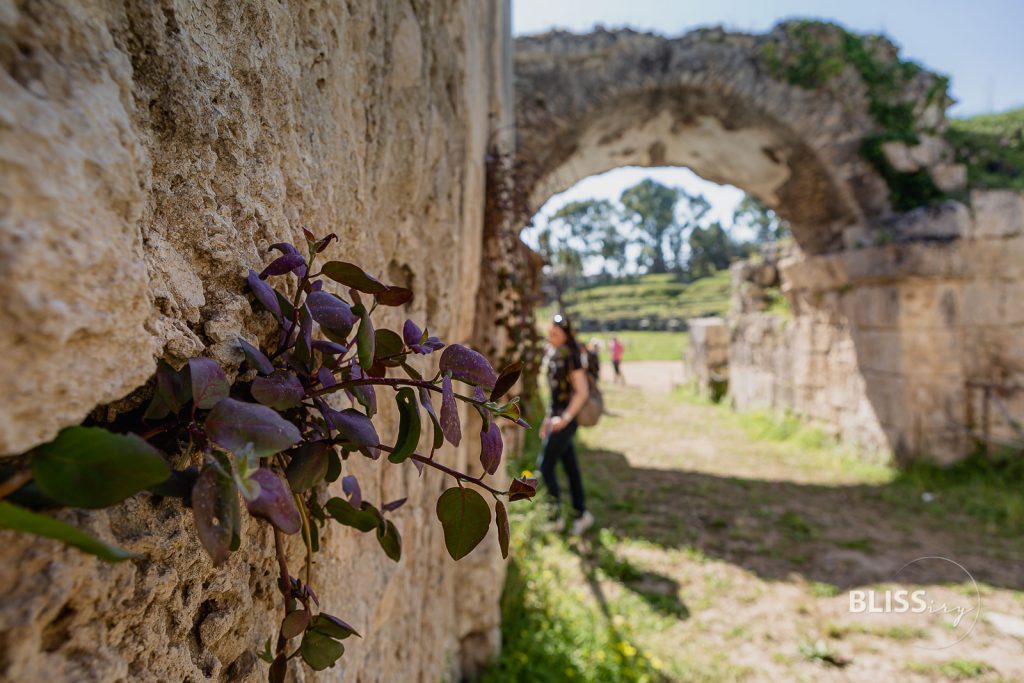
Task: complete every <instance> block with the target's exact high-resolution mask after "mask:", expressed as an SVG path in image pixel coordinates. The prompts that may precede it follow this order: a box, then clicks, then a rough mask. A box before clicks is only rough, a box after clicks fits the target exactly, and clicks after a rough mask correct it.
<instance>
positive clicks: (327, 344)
mask: <svg viewBox="0 0 1024 683" xmlns="http://www.w3.org/2000/svg"><path fill="white" fill-rule="evenodd" d="M313 348H314V349H316V350H317V351H319V352H320V353H322V354H324V355H326V356H343V355H345V354H346V353H348V347H347V346H345V345H343V344H337V343H335V342H332V341H322V340H320V339H317V340H315V341H314V342H313Z"/></svg>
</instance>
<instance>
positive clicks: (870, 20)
mask: <svg viewBox="0 0 1024 683" xmlns="http://www.w3.org/2000/svg"><path fill="white" fill-rule="evenodd" d="M793 17H813V18H819V19H826V20H829V21H834V22H837V23H839V24H842V25H843V26H845V27H847V28H848V29H851V30H854V31H858V32H862V33H867V32H870V33H884V34H886V35H888V36H889V37H890V38H892V39H893V40H894V41H895V42H896V43H897V44H898V45H900V46H901V47H902V48H903V51H902V54H903V56H904V57H905V58H909V59H913V60H915V61H918V62H920V63H921V64H923V65H924V66H926V67H927V68H929V69H931V70H933V71H938V72H940V73H945V74H948V75H949V76H950V77H951V79H952V83H951V91H952V94H953V96H954V97H955V98H956V99H957V100H958V103H957V104H956V105H954V106H953V107H952V108H951V109H950V110H949V114H950V115H951V116H970V115H974V114H979V113H986V112H992V111H1004V110H1006V109H1011V108H1014V107H1019V106H1024V0H930V1H929V0H856V1H844V2H813V1H812V0H512V25H513V31H514V32H515V33H516V34H529V33H539V32H542V31H546V30H550V29H552V28H560V29H567V30H571V31H576V32H585V31H589V30H591V29H593V28H594V26H595V25H603V26H605V27H607V28H614V27H620V26H630V27H632V28H635V29H638V30H646V31H654V32H657V33H661V34H665V35H675V34H679V33H685V32H686V31H690V30H692V29H694V28H697V27H700V26H709V25H719V24H721V25H724V26H725V27H726V28H727V29H732V30H737V31H748V32H763V31H767V30H768V29H770V28H771V27H772V26H773V25H774V24H776V23H778V22H779V21H780V20H782V19H786V18H793ZM651 173H652V171H650V170H643V169H617V170H615V171H611V172H609V173H605V174H603V175H601V176H593V177H591V178H588V179H586V180H584V181H582V182H581V183H579V184H577V185H576V186H575V187H573V188H571V189H570V190H568V191H566V192H564V193H562V194H561V195H558V196H556V197H553V198H552V200H551V201H550V202H548V204H546V205H545V207H544V209H542V211H541V215H542V216H543V215H545V214H547V215H550V213H552V212H553V211H555V210H557V207H558V206H561V205H562V204H563V203H565V202H566V201H569V200H570V199H580V198H584V197H604V198H609V199H617V198H618V196H619V194H621V192H622V190H623V189H625V188H626V187H628V186H629V185H631V184H633V183H635V182H637V181H638V180H640V179H642V178H644V177H647V176H648V175H650V174H651ZM658 179H659V180H660V181H661V182H665V183H667V184H672V185H681V186H683V187H686V188H687V189H688V190H689V191H691V192H692V191H698V192H703V193H704V194H705V195H708V196H709V199H711V200H712V204H713V205H714V206H715V212H716V214H717V215H718V216H720V217H728V216H731V214H732V206H734V205H735V203H736V202H737V201H739V198H740V197H742V193H741V192H740V191H739V190H736V189H735V188H721V189H720V190H718V189H715V188H717V187H718V186H713V185H712V184H711V183H707V182H705V181H703V180H701V179H700V178H698V177H697V176H695V175H693V174H692V173H690V172H689V171H687V170H686V169H666V170H663V171H659V172H658ZM712 195H713V196H712ZM541 222H543V219H541ZM725 222H726V223H728V222H729V221H728V220H726V221H725ZM527 237H528V236H527Z"/></svg>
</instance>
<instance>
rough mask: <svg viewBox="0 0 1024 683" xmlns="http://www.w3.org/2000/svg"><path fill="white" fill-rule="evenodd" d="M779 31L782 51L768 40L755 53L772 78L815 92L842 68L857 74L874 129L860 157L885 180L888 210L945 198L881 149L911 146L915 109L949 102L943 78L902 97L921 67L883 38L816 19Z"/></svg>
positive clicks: (924, 176) (920, 173)
mask: <svg viewBox="0 0 1024 683" xmlns="http://www.w3.org/2000/svg"><path fill="white" fill-rule="evenodd" d="M784 30H785V31H786V35H787V36H788V37H789V38H790V40H791V43H789V44H787V45H786V46H785V48H784V49H783V48H782V47H780V43H779V42H777V41H773V42H768V43H765V45H764V46H763V47H762V50H761V56H762V58H763V59H764V62H765V64H766V65H767V66H768V69H769V71H770V72H771V73H772V74H773V75H775V76H776V77H777V78H782V79H784V80H785V81H787V82H788V83H791V84H793V85H796V86H799V87H802V88H808V89H816V88H824V87H827V86H828V84H829V82H830V81H832V79H834V78H836V77H838V76H839V75H840V74H841V73H842V72H843V70H844V69H845V68H846V66H847V65H849V66H851V67H853V68H854V69H855V70H856V71H857V73H858V75H859V76H860V79H861V81H862V82H863V83H864V86H865V88H866V91H867V100H868V112H869V113H870V114H871V117H872V118H873V119H874V121H875V123H876V124H877V125H878V128H879V129H880V132H879V133H878V134H876V135H873V136H870V137H868V138H865V139H864V140H863V142H862V145H861V155H862V156H863V157H864V158H865V160H867V161H868V162H869V163H871V164H872V166H874V168H875V169H876V170H877V171H878V173H879V174H880V175H881V176H882V178H883V179H884V180H885V182H886V184H887V185H888V187H889V192H890V201H891V202H892V205H893V207H894V208H896V209H897V210H899V211H906V210H908V209H912V208H915V207H918V206H922V205H924V204H929V203H932V202H935V201H940V200H942V199H944V198H946V195H945V193H943V192H942V191H941V190H939V189H938V187H936V185H935V183H934V181H933V180H932V178H931V176H930V175H929V174H928V172H927V171H926V170H920V171H916V172H913V173H901V172H899V171H897V170H895V169H894V168H892V167H891V166H890V165H889V163H888V161H886V158H885V155H884V154H882V151H881V147H882V144H883V143H885V142H888V141H890V140H901V141H904V142H907V143H908V144H916V143H917V133H918V132H919V131H918V127H917V115H918V113H919V112H918V109H919V108H920V109H921V110H923V109H925V108H927V107H929V106H931V105H933V104H937V105H939V106H942V107H945V106H946V105H947V104H948V103H949V101H950V99H949V95H948V88H949V79H948V78H947V77H946V76H940V75H934V76H933V80H932V84H931V86H930V88H929V90H928V92H927V93H926V95H925V96H924V98H923V101H918V100H914V99H908V97H907V92H908V90H911V89H910V87H909V86H911V84H912V83H913V81H915V80H916V79H918V78H919V76H920V74H921V72H922V71H923V69H922V67H921V66H920V65H919V64H917V63H915V62H912V61H908V60H903V59H900V58H899V55H898V53H897V51H896V48H895V46H893V45H892V44H891V43H890V42H889V41H888V40H886V39H885V38H884V37H882V36H873V35H867V36H861V35H857V34H855V33H851V32H849V31H847V30H846V29H844V28H842V27H841V26H837V25H835V24H829V23H824V22H816V21H798V22H791V23H789V24H787V25H786V26H785V27H784ZM887 52H888V53H889V54H886V53H887Z"/></svg>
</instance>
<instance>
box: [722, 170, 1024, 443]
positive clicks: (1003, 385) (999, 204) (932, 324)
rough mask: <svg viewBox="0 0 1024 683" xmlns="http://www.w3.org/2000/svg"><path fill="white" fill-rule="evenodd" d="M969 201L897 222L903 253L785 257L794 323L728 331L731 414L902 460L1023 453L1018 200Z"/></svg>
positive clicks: (1023, 320)
mask: <svg viewBox="0 0 1024 683" xmlns="http://www.w3.org/2000/svg"><path fill="white" fill-rule="evenodd" d="M970 204H971V206H970V208H968V207H966V206H965V205H963V204H960V203H957V202H949V203H947V204H945V205H940V206H938V207H932V208H927V209H920V210H917V211H914V212H911V213H909V214H906V215H904V216H901V217H899V218H897V219H895V220H896V221H897V222H898V223H899V224H898V225H890V226H887V227H889V228H892V230H893V232H894V233H895V234H897V235H902V236H904V239H905V240H906V241H904V242H902V243H893V244H888V245H882V246H866V247H862V248H856V249H851V250H849V251H845V252H841V253H839V254H833V255H828V256H815V257H805V256H796V257H791V258H789V259H784V260H783V261H782V262H781V263H780V270H781V273H782V282H783V288H784V290H785V291H786V292H787V296H788V298H789V300H790V302H791V306H792V308H793V312H792V315H791V316H779V315H776V314H770V313H763V312H740V313H739V314H738V315H736V316H735V317H734V318H733V319H732V321H731V325H732V331H731V343H730V349H729V366H730V367H729V373H730V393H731V395H732V398H733V401H734V402H735V405H736V406H737V407H739V408H741V409H744V408H753V407H773V408H779V409H784V410H790V411H793V412H794V413H796V414H798V415H801V416H803V417H806V418H809V419H811V420H813V421H815V422H817V423H818V424H820V425H821V426H824V427H826V428H829V429H831V430H833V431H834V432H835V433H836V434H837V435H838V436H840V437H841V438H843V439H844V440H847V441H853V442H856V443H858V444H860V445H862V446H864V447H867V448H873V449H884V450H892V451H894V452H895V453H897V455H899V456H901V457H917V456H925V457H931V458H935V459H937V460H939V461H944V462H948V461H951V460H954V459H956V458H959V457H961V456H963V455H964V454H965V453H966V452H967V451H968V450H969V449H970V447H971V445H972V443H973V442H974V440H976V439H982V440H985V439H988V440H991V441H992V442H994V443H999V442H1007V441H1013V440H1016V441H1018V442H1019V441H1020V440H1021V439H1022V437H1024V435H1022V434H1021V433H1020V431H1019V429H1020V428H1019V427H1015V426H1014V425H1013V420H1014V419H1015V420H1017V421H1018V422H1019V421H1020V416H1021V415H1024V345H1022V344H1021V341H1020V340H1021V339H1022V336H1021V335H1022V332H1024V297H1022V296H1021V295H1022V293H1024V195H1021V194H1020V193H1017V192H1013V191H1009V190H998V191H978V192H974V193H972V195H971V202H970ZM876 227H877V226H876ZM876 232H877V231H876Z"/></svg>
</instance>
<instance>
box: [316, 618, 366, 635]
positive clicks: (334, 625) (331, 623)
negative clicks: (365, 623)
mask: <svg viewBox="0 0 1024 683" xmlns="http://www.w3.org/2000/svg"><path fill="white" fill-rule="evenodd" d="M313 628H314V629H316V630H317V631H320V632H321V633H325V634H327V635H329V636H330V637H331V638H337V639H338V640H345V639H346V638H348V637H349V636H352V635H355V636H358V637H360V638H362V636H360V635H359V631H357V630H355V629H354V628H352V627H351V626H349V625H348V624H346V623H345V622H344V621H342V620H341V619H339V618H338V617H335V616H331V615H330V614H327V613H325V612H321V613H320V614H318V615H316V617H314V618H313Z"/></svg>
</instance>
